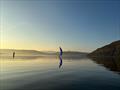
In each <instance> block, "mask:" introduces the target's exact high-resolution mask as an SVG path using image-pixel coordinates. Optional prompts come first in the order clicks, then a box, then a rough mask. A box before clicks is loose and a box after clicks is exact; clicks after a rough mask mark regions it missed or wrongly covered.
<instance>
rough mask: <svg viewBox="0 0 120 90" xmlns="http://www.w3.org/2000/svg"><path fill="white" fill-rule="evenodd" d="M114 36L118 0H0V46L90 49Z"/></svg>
mask: <svg viewBox="0 0 120 90" xmlns="http://www.w3.org/2000/svg"><path fill="white" fill-rule="evenodd" d="M116 40H120V1H119V0H1V1H0V48H4V49H33V50H41V51H56V50H58V48H59V46H61V47H62V48H63V50H66V51H82V52H91V51H93V50H95V49H96V48H99V47H101V46H104V45H106V44H109V43H111V42H113V41H116Z"/></svg>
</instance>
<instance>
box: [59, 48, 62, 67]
mask: <svg viewBox="0 0 120 90" xmlns="http://www.w3.org/2000/svg"><path fill="white" fill-rule="evenodd" d="M59 48H60V53H59V60H60V63H59V68H60V67H61V66H62V63H63V62H62V54H63V51H62V48H61V47H59Z"/></svg>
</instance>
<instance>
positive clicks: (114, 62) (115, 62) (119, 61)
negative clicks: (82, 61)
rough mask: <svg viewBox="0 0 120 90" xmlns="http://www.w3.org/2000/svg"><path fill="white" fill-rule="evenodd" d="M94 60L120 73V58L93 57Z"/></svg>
mask: <svg viewBox="0 0 120 90" xmlns="http://www.w3.org/2000/svg"><path fill="white" fill-rule="evenodd" d="M91 59H92V60H93V61H95V62H96V63H97V64H100V65H101V66H104V67H105V68H107V69H108V70H110V71H114V72H116V73H118V74H119V75H120V58H115V57H92V58H91Z"/></svg>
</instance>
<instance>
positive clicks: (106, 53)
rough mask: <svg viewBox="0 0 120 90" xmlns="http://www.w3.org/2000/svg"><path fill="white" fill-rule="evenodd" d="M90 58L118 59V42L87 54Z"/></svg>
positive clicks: (119, 44)
mask: <svg viewBox="0 0 120 90" xmlns="http://www.w3.org/2000/svg"><path fill="white" fill-rule="evenodd" d="M88 56H91V57H120V40H118V41H115V42H112V43H111V44H108V45H106V46H103V47H101V48H98V49H96V50H95V51H93V52H92V53H90V54H88Z"/></svg>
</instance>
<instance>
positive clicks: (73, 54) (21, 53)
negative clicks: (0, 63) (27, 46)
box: [0, 49, 88, 58]
mask: <svg viewBox="0 0 120 90" xmlns="http://www.w3.org/2000/svg"><path fill="white" fill-rule="evenodd" d="M13 52H15V56H16V57H33V56H34V57H41V56H42V57H44V56H50V57H51V56H52V57H56V56H58V55H59V52H55V51H37V50H17V49H0V56H1V57H12V55H13ZM87 54H88V53H85V52H77V51H63V58H79V57H83V56H86V55H87Z"/></svg>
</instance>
